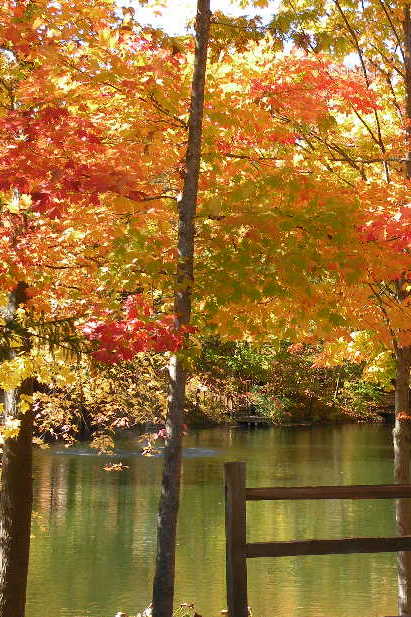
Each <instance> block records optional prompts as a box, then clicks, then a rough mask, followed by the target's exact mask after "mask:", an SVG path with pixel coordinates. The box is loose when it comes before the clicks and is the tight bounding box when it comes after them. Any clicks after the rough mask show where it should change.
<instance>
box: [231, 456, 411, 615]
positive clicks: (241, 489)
mask: <svg viewBox="0 0 411 617" xmlns="http://www.w3.org/2000/svg"><path fill="white" fill-rule="evenodd" d="M224 470H225V507H226V519H225V520H226V578H227V608H228V615H229V617H247V615H248V600H247V558H251V557H284V556H295V555H332V554H342V553H389V552H396V551H411V536H394V537H381V538H340V539H337V540H294V541H288V542H253V543H248V542H247V538H246V502H247V501H259V500H280V499H281V500H282V499H398V498H411V486H410V485H405V484H394V485H390V484H387V485H382V486H379V485H375V486H369V485H368V486H359V485H357V486H298V487H270V488H246V483H245V479H246V464H245V463H226V464H225V465H224Z"/></svg>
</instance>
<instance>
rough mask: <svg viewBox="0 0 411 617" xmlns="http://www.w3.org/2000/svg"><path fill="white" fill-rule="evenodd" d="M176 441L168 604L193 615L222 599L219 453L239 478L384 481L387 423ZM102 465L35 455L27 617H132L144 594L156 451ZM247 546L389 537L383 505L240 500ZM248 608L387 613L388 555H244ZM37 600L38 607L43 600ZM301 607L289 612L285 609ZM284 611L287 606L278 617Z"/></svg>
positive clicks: (216, 433)
mask: <svg viewBox="0 0 411 617" xmlns="http://www.w3.org/2000/svg"><path fill="white" fill-rule="evenodd" d="M186 446H187V447H190V448H193V447H196V448H199V453H200V454H201V450H202V449H207V450H210V449H214V450H215V451H216V455H215V456H204V457H203V458H191V457H190V458H185V459H184V462H183V467H184V468H183V493H182V510H181V519H180V523H179V531H178V553H177V588H176V601H194V602H195V603H196V608H197V610H198V612H200V613H201V614H203V615H205V616H211V615H217V614H218V611H220V610H221V609H222V608H224V607H225V555H224V543H225V540H224V504H223V500H224V495H223V461H224V460H246V461H247V464H248V465H247V466H248V479H247V480H248V481H247V483H248V485H249V486H270V485H275V484H277V485H285V486H292V485H310V484H361V483H377V484H380V483H384V482H391V474H392V460H391V458H390V457H391V444H390V434H389V429H387V428H385V427H379V426H364V427H361V426H360V427H359V426H352V425H342V426H339V427H319V428H315V429H308V430H307V429H299V430H292V429H286V428H283V429H262V430H251V431H247V430H242V429H233V430H225V429H219V428H217V429H210V430H203V431H198V432H195V433H192V434H191V435H190V436H189V437H188V438H187V440H186ZM104 462H105V459H103V458H99V457H88V456H69V455H67V456H63V455H60V456H57V455H52V453H51V452H50V451H45V452H40V453H37V457H36V473H35V478H36V500H35V509H36V510H37V511H39V512H40V514H42V515H43V518H45V519H46V520H48V521H49V532H50V533H41V532H37V531H36V529H35V538H34V539H33V551H32V563H31V585H30V596H29V600H30V606H29V613H28V615H29V617H56V616H58V615H59V614H61V610H62V609H63V608H64V609H65V612H64V614H65V615H70V613H69V612H68V609H70V608H71V609H72V612H71V615H72V616H73V617H74V615H81V614H85V613H86V612H87V609H88V611H89V614H90V615H91V616H92V617H101V615H105V614H107V615H110V614H115V612H116V611H117V610H119V609H121V610H124V611H127V612H129V613H130V614H133V612H134V613H135V612H136V609H137V608H143V607H144V606H145V605H146V604H147V603H148V602H149V599H150V593H151V579H152V575H153V564H154V554H155V541H156V538H155V517H156V510H157V502H158V486H159V484H158V483H159V478H160V467H161V459H159V458H148V459H147V458H142V457H130V458H128V459H127V460H126V459H124V462H126V464H127V465H129V469H128V470H127V471H125V472H121V473H107V472H104V471H102V466H103V464H104ZM248 524H249V532H248V533H249V539H250V541H251V540H252V541H261V540H273V539H282V540H286V539H292V538H310V537H317V538H321V537H323V538H326V537H330V538H331V537H340V536H341V537H342V536H350V535H353V536H361V535H364V536H366V535H384V534H387V535H390V534H394V533H395V531H394V509H393V503H392V502H390V501H385V500H380V501H379V502H373V501H366V502H365V501H362V502H353V501H348V500H347V501H346V500H335V501H320V502H318V501H317V502H314V501H311V502H309V501H307V502H306V501H302V502H296V503H292V502H287V501H284V502H266V503H265V502H261V503H250V504H249V505H248ZM248 567H249V597H250V603H251V604H252V605H253V608H254V614H258V615H261V616H262V617H263V616H264V615H265V616H270V617H276V616H278V617H280V615H281V616H282V615H283V614H286V613H287V612H288V613H289V614H292V615H295V616H296V617H299V616H301V617H302V616H303V615H304V617H318V615H326V614H330V615H333V617H349V616H352V615H355V614H360V613H361V615H362V616H363V617H370V616H371V615H373V616H374V615H375V614H394V612H392V611H393V610H395V605H396V580H395V577H396V574H395V556H391V555H348V556H346V555H343V556H321V557H300V558H281V559H278V560H275V559H255V560H249V561H248ZM45 595H46V596H47V603H46V609H47V612H45V611H44V604H45V603H44V597H45ZM298 607H301V608H298ZM287 609H288V611H287Z"/></svg>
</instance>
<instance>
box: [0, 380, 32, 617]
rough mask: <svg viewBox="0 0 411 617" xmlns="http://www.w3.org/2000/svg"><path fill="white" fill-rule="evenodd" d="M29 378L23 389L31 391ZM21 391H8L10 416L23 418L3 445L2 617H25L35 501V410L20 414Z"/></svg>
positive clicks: (0, 524) (0, 490)
mask: <svg viewBox="0 0 411 617" xmlns="http://www.w3.org/2000/svg"><path fill="white" fill-rule="evenodd" d="M30 386H31V384H30V380H27V381H26V382H25V383H23V385H22V387H21V389H20V391H23V389H24V391H25V392H26V393H29V389H30ZM20 391H18V390H10V391H8V392H6V393H5V414H6V417H7V418H19V419H20V420H21V424H20V431H19V434H18V436H17V437H12V438H9V439H6V440H5V443H4V445H3V457H2V469H1V488H0V617H24V607H25V603H26V587H27V573H28V563H29V548H30V527H31V510H32V502H33V481H32V432H33V415H34V414H33V412H32V411H31V410H30V411H27V412H26V413H23V414H19V413H18V407H19V396H20Z"/></svg>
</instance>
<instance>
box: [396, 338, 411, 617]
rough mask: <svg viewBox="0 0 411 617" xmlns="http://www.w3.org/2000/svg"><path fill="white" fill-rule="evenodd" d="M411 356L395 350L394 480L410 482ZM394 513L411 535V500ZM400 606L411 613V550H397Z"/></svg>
mask: <svg viewBox="0 0 411 617" xmlns="http://www.w3.org/2000/svg"><path fill="white" fill-rule="evenodd" d="M410 360H411V348H410V347H403V348H400V349H398V350H397V353H396V384H395V426H394V431H393V441H394V480H395V482H396V483H397V484H410V445H411V421H410V418H409V413H410V400H409V399H410V395H409V392H410ZM395 516H396V522H397V529H398V534H399V535H411V500H409V499H398V500H397V502H396V508H395ZM398 610H399V615H411V553H410V552H400V553H398Z"/></svg>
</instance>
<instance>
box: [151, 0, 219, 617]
mask: <svg viewBox="0 0 411 617" xmlns="http://www.w3.org/2000/svg"><path fill="white" fill-rule="evenodd" d="M210 16H211V13H210V0H197V18H196V49H195V61H194V74H193V81H192V89H191V108H190V117H189V125H188V145H187V153H186V169H185V177H184V186H183V193H182V198H181V201H180V202H179V208H178V209H179V224H178V255H179V259H178V263H177V270H176V285H175V298H174V312H175V315H176V328H177V329H179V328H181V327H184V326H186V325H188V324H189V323H190V314H191V295H192V286H193V282H194V233H195V229H194V219H195V214H196V206H197V192H198V180H199V173H200V159H201V138H202V124H203V109H204V86H205V74H206V67H207V48H208V37H209V28H210ZM169 375H170V390H169V405H168V415H167V421H166V430H167V439H166V444H165V451H164V467H163V478H162V486H161V496H160V505H159V513H158V522H157V558H156V569H155V575H154V582H153V617H171V616H172V614H173V601H174V579H175V549H176V531H177V515H178V507H179V498H180V478H181V454H182V424H183V413H184V405H185V385H186V371H185V367H184V358H183V356H182V354H174V355H173V356H172V357H171V359H170V364H169Z"/></svg>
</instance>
